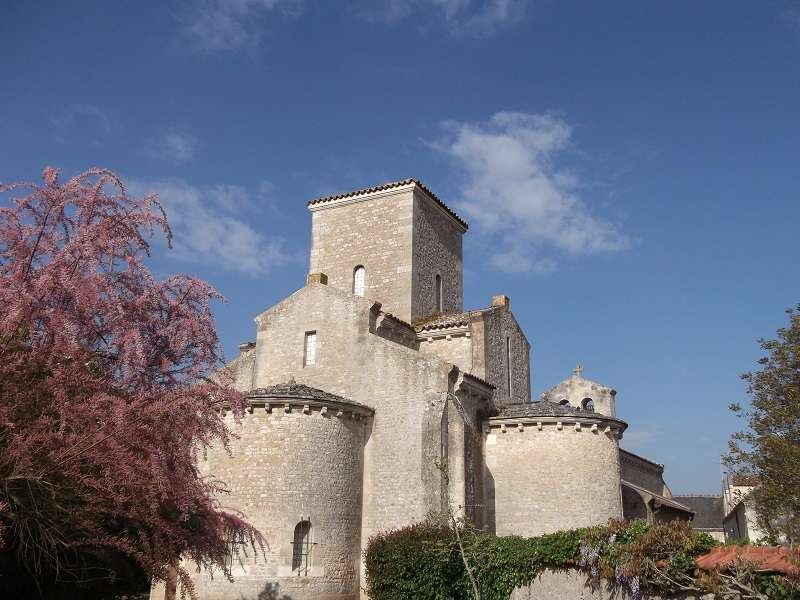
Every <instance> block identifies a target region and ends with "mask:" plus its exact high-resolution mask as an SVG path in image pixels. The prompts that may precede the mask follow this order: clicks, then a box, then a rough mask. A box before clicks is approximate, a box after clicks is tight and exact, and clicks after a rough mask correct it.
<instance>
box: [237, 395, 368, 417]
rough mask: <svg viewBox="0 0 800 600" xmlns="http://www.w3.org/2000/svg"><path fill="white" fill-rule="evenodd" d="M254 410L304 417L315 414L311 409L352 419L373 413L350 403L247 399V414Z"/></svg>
mask: <svg viewBox="0 0 800 600" xmlns="http://www.w3.org/2000/svg"><path fill="white" fill-rule="evenodd" d="M256 408H263V409H264V410H265V411H266V412H273V410H275V409H278V410H279V411H281V412H284V413H292V412H301V413H303V414H306V415H309V414H311V413H312V412H317V411H313V410H312V409H319V411H318V412H320V413H321V414H323V415H325V414H328V415H336V416H342V415H344V414H351V415H352V416H353V417H354V418H356V417H359V416H363V417H371V416H372V415H373V414H374V413H375V411H374V410H373V409H372V408H371V407H369V406H364V405H362V404H354V403H352V402H340V401H336V400H320V399H317V398H295V397H292V398H277V397H263V398H259V397H248V398H247V408H246V410H247V412H249V413H253V412H254V409H256Z"/></svg>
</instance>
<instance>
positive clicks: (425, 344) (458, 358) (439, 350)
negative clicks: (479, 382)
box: [419, 331, 474, 373]
mask: <svg viewBox="0 0 800 600" xmlns="http://www.w3.org/2000/svg"><path fill="white" fill-rule="evenodd" d="M419 351H420V352H421V353H423V354H428V355H430V356H435V357H437V358H439V359H441V360H443V361H446V362H449V363H453V364H454V365H458V367H459V368H460V369H462V370H464V371H466V372H467V373H474V370H473V368H472V355H473V352H472V338H471V337H470V335H469V331H461V332H457V333H448V334H446V335H439V336H436V337H434V335H430V336H429V337H427V338H425V339H423V340H422V341H420V343H419Z"/></svg>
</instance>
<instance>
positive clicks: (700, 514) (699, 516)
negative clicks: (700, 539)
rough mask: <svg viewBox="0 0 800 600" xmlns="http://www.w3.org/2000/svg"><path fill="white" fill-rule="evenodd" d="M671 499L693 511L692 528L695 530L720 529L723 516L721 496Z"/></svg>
mask: <svg viewBox="0 0 800 600" xmlns="http://www.w3.org/2000/svg"><path fill="white" fill-rule="evenodd" d="M672 497H673V498H674V499H675V500H677V501H678V502H680V503H681V504H685V505H686V506H688V507H689V508H691V509H692V510H693V511H694V519H692V527H694V528H695V529H719V530H721V529H722V518H723V517H724V516H725V515H724V513H723V510H724V508H723V504H722V496H712V495H699V494H698V495H694V496H689V495H681V496H672Z"/></svg>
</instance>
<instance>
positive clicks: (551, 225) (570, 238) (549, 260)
mask: <svg viewBox="0 0 800 600" xmlns="http://www.w3.org/2000/svg"><path fill="white" fill-rule="evenodd" d="M444 130H445V135H444V136H443V138H442V139H440V140H438V141H436V142H434V143H433V144H432V145H433V147H434V148H435V149H437V150H438V151H440V152H442V153H443V154H444V155H445V156H446V157H448V158H449V159H450V160H451V161H452V162H453V164H454V165H455V166H456V168H457V170H458V174H459V178H460V180H461V182H462V183H461V185H460V188H459V194H460V201H459V202H457V203H455V206H456V208H457V209H458V210H460V211H461V212H463V213H464V215H465V216H466V217H468V219H469V220H470V221H472V222H473V223H474V224H475V225H477V228H478V230H479V231H481V232H483V233H485V234H487V235H491V236H493V237H494V238H496V240H497V241H498V242H499V248H498V250H497V251H495V252H494V253H493V254H492V255H491V256H490V261H491V263H492V264H493V265H494V266H496V267H498V268H500V269H503V270H505V271H509V272H522V271H525V272H533V273H546V272H550V271H553V270H555V269H556V268H557V257H558V256H569V257H576V256H581V255H589V254H596V253H602V252H615V251H618V250H623V249H625V248H627V247H628V246H629V245H630V240H629V239H628V237H627V236H626V235H624V234H623V233H622V232H621V231H620V228H619V227H618V226H617V225H616V224H615V223H614V222H612V221H611V220H609V219H607V218H604V217H601V216H598V215H596V214H594V212H593V211H592V209H591V208H590V207H589V206H588V204H587V203H586V202H585V201H584V200H583V199H582V198H581V192H582V191H583V189H582V187H583V186H582V183H581V180H580V178H579V177H578V176H577V175H576V174H575V173H573V172H571V171H570V170H569V169H568V168H565V167H562V166H559V165H558V164H557V159H558V158H560V156H561V155H562V153H564V151H566V150H568V149H570V148H571V138H572V128H571V127H570V126H569V124H568V123H567V122H566V121H564V120H563V119H561V118H558V117H555V116H553V115H547V114H540V115H536V114H526V113H513V112H500V113H497V114H495V115H494V116H493V117H492V118H491V119H489V121H488V122H485V123H456V122H447V123H445V124H444Z"/></svg>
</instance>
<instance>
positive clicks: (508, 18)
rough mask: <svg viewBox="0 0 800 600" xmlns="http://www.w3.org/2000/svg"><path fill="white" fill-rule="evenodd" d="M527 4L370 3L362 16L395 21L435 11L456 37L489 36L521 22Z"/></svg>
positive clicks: (489, 0)
mask: <svg viewBox="0 0 800 600" xmlns="http://www.w3.org/2000/svg"><path fill="white" fill-rule="evenodd" d="M526 4H527V2H526V0H368V2H367V3H366V8H364V10H363V14H364V15H365V16H366V17H367V18H368V19H369V20H373V21H374V20H382V21H389V22H393V21H399V20H401V19H405V18H407V17H412V16H415V15H422V14H426V13H427V14H430V13H431V12H432V11H435V12H436V13H438V14H439V15H440V16H441V17H442V18H444V20H445V23H446V24H447V26H448V28H449V30H450V31H451V32H452V33H454V34H457V35H477V36H486V35H491V34H493V33H495V32H496V31H497V29H498V28H500V27H502V26H504V25H507V24H509V23H513V22H515V21H517V20H519V19H520V17H521V16H522V15H523V13H524V11H525V7H526Z"/></svg>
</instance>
